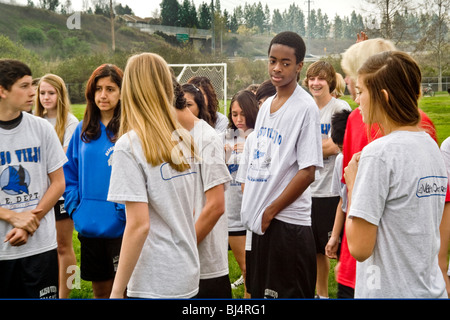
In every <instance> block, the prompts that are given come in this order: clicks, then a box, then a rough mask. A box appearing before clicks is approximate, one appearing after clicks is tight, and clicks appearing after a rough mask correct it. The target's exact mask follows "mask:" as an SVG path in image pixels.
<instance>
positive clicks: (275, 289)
mask: <svg viewBox="0 0 450 320" xmlns="http://www.w3.org/2000/svg"><path fill="white" fill-rule="evenodd" d="M305 51H306V48H305V43H304V41H303V39H302V38H301V37H300V36H299V35H298V34H296V33H294V32H282V33H280V34H278V35H277V36H275V37H274V38H273V39H272V41H271V43H270V46H269V50H268V54H269V66H268V70H269V75H270V78H271V81H272V83H273V84H274V86H275V87H276V89H277V93H276V95H275V96H273V97H270V98H268V99H267V100H266V101H265V102H264V103H263V105H262V106H261V109H260V111H259V113H258V117H257V120H256V124H255V130H254V132H255V137H254V139H251V142H249V143H247V144H246V149H248V150H244V154H249V155H250V156H249V158H246V159H245V158H244V157H243V161H242V163H241V164H240V165H242V166H243V168H242V170H240V171H239V173H238V178H237V180H238V181H239V182H241V183H245V189H244V194H243V199H242V209H241V216H242V221H243V223H244V225H245V226H246V228H248V229H249V230H251V231H252V232H253V233H252V250H251V255H250V256H251V260H252V261H250V262H249V264H248V267H250V268H251V270H250V271H248V272H250V273H251V274H252V277H251V279H248V280H249V281H251V282H252V283H251V284H250V286H251V294H252V298H264V297H266V298H313V297H314V289H315V282H316V252H315V245H314V236H313V233H312V230H311V193H310V190H309V185H310V184H311V183H312V182H313V181H314V179H315V173H316V168H320V167H322V165H323V160H322V142H321V136H320V119H319V111H318V109H317V106H316V104H315V102H314V100H313V99H312V98H311V96H310V95H309V94H308V93H307V92H306V91H305V90H304V89H302V88H301V87H300V86H299V85H298V83H297V81H298V79H299V75H300V71H301V69H302V67H303V60H304V57H305ZM247 140H248V139H247Z"/></svg>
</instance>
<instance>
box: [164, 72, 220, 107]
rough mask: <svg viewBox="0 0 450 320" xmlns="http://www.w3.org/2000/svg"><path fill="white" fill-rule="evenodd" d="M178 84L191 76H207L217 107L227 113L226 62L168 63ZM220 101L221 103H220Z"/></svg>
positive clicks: (185, 81)
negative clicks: (215, 96)
mask: <svg viewBox="0 0 450 320" xmlns="http://www.w3.org/2000/svg"><path fill="white" fill-rule="evenodd" d="M169 66H170V67H171V68H172V69H173V71H174V73H175V76H176V78H177V80H178V82H179V83H180V84H184V83H187V81H188V80H189V79H190V78H191V77H197V76H199V77H202V76H203V77H208V78H209V80H211V83H212V85H213V87H214V90H215V91H216V95H217V99H218V100H219V107H223V113H224V114H225V115H227V64H226V63H205V64H169ZM221 101H222V103H221Z"/></svg>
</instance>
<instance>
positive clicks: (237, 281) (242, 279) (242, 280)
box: [231, 275, 244, 289]
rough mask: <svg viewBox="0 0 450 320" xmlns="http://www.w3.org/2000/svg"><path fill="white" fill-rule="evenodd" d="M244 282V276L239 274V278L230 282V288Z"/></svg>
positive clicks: (235, 287) (234, 287)
mask: <svg viewBox="0 0 450 320" xmlns="http://www.w3.org/2000/svg"><path fill="white" fill-rule="evenodd" d="M243 284H244V277H243V276H242V275H241V277H240V278H239V279H237V280H236V281H235V282H233V283H232V284H231V289H237V288H238V287H239V286H241V285H243Z"/></svg>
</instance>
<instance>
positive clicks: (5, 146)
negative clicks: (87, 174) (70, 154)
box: [0, 112, 67, 260]
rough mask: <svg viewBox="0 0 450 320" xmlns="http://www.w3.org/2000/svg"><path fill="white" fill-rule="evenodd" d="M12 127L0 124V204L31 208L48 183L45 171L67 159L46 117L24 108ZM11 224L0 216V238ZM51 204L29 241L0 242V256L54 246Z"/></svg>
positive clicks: (17, 209)
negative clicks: (15, 124)
mask: <svg viewBox="0 0 450 320" xmlns="http://www.w3.org/2000/svg"><path fill="white" fill-rule="evenodd" d="M22 114H23V119H22V121H21V123H20V124H19V125H18V126H17V127H16V128H14V129H11V130H4V129H1V128H0V206H1V207H2V208H5V209H9V210H13V211H15V212H22V211H27V210H32V209H34V208H35V207H36V206H37V204H38V203H39V202H40V201H41V200H42V197H43V196H44V194H45V193H46V192H47V189H48V187H49V186H50V181H49V179H48V174H49V173H52V172H54V171H56V170H58V169H59V168H61V167H62V166H63V165H64V163H65V162H66V161H67V158H66V155H65V154H64V151H63V149H62V148H61V142H59V139H58V136H57V135H56V132H55V129H54V128H53V127H52V125H51V124H50V123H49V122H48V121H47V120H45V119H43V118H39V117H35V116H33V115H31V114H28V113H26V112H23V113H22ZM12 228H13V226H12V225H10V224H9V223H7V222H6V221H4V220H0V239H4V238H5V236H6V234H7V233H8V232H9V231H10V230H11V229H12ZM56 245H57V243H56V229H55V214H54V212H53V208H52V209H50V211H49V212H48V213H47V214H46V215H45V216H44V218H43V219H42V220H41V222H40V225H39V228H38V229H37V230H36V232H35V233H34V234H33V236H31V237H28V242H27V243H26V244H25V245H23V246H19V247H13V246H11V245H10V244H9V242H3V240H2V241H1V243H0V260H12V259H19V258H24V257H29V256H32V255H36V254H39V253H43V252H47V251H49V250H52V249H55V248H56Z"/></svg>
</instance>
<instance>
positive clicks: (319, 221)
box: [311, 197, 340, 254]
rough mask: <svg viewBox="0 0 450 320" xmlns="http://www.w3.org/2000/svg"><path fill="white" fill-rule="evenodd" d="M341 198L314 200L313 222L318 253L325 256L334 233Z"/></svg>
mask: <svg viewBox="0 0 450 320" xmlns="http://www.w3.org/2000/svg"><path fill="white" fill-rule="evenodd" d="M339 200H340V197H329V198H315V197H313V198H312V205H311V221H312V224H311V226H312V230H313V234H314V241H315V243H316V250H317V253H321V254H325V246H326V245H327V243H328V239H329V238H330V236H331V232H332V231H333V225H334V218H335V217H336V209H337V206H338V204H339Z"/></svg>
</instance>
